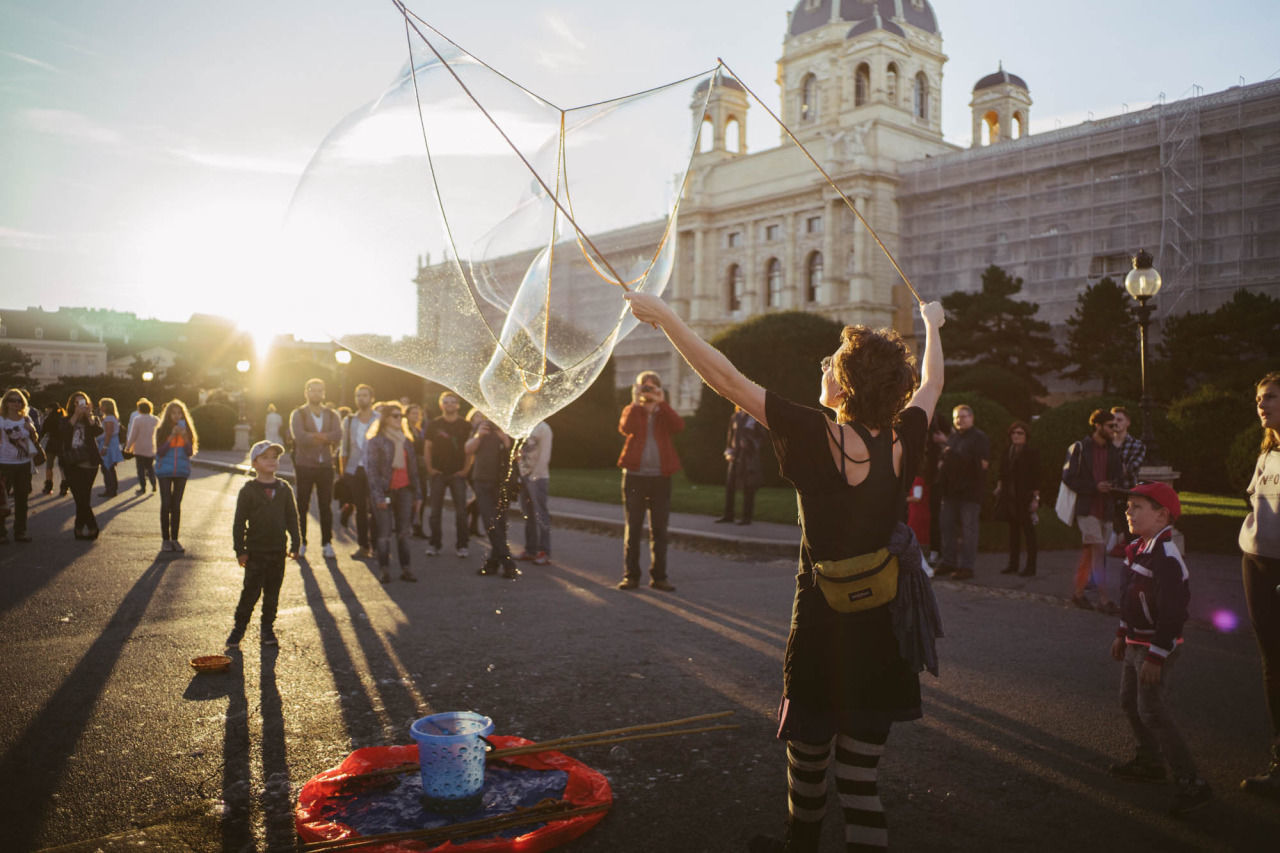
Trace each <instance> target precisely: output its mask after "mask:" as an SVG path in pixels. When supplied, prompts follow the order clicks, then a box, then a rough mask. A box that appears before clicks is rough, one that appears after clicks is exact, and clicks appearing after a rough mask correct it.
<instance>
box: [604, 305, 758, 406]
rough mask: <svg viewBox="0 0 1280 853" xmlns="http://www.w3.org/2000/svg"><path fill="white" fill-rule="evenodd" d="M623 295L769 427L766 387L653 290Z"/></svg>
mask: <svg viewBox="0 0 1280 853" xmlns="http://www.w3.org/2000/svg"><path fill="white" fill-rule="evenodd" d="M623 298H624V299H626V300H627V301H628V302H629V303H630V304H631V313H632V314H634V315H635V316H636V319H637V320H639V321H641V322H642V323H650V324H652V325H654V326H657V327H658V328H660V329H662V331H663V332H664V333H665V334H666V336H667V339H668V340H670V341H671V344H672V346H674V347H675V348H676V351H677V352H678V353H680V355H681V356H682V357H683V358H684V360H685V361H686V362H688V364H689V366H690V367H692V368H693V369H694V371H695V372H696V373H697V374H698V375H699V376H700V377H702V381H703V382H706V383H707V385H708V386H709V387H710V388H711V390H712V391H715V392H716V393H717V394H719V395H720V396H721V397H724V398H725V399H726V400H728V401H729V402H731V403H736V404H737V405H739V406H741V407H742V408H743V409H744V410H745V411H746V413H747V414H749V415H751V417H753V418H755V419H756V420H757V421H759V422H760V423H761V424H763V425H764V426H766V427H768V426H769V423H768V421H767V420H766V419H765V414H764V389H763V388H761V387H760V386H759V385H757V384H756V383H755V382H752V381H751V380H750V379H748V378H747V377H745V376H743V375H742V372H741V371H739V370H738V368H736V367H734V366H733V362H731V361H729V359H728V358H726V357H725V355H724V353H722V352H720V350H718V349H716V348H715V347H713V346H711V344H709V343H707V342H706V341H704V340H703V339H702V338H700V337H698V335H697V334H696V333H695V332H694V331H693V330H692V329H690V328H689V327H688V326H687V325H686V324H685V322H684V321H683V320H681V319H680V318H679V317H678V316H677V315H676V312H675V311H673V310H671V306H670V305H668V304H667V303H665V302H663V301H662V300H661V299H659V298H658V297H656V296H654V295H653V294H650V293H637V292H634V291H633V292H631V293H628V294H626V295H625V296H624V297H623Z"/></svg>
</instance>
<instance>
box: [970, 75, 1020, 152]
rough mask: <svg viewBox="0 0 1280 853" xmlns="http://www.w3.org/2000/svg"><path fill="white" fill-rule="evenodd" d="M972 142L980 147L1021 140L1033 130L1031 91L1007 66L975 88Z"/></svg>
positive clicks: (972, 106) (981, 81)
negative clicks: (1007, 69) (1006, 69)
mask: <svg viewBox="0 0 1280 853" xmlns="http://www.w3.org/2000/svg"><path fill="white" fill-rule="evenodd" d="M969 107H970V108H971V109H972V110H973V143H972V145H971V146H970V147H972V148H980V147H982V146H984V145H995V144H996V143H997V142H1005V141H1007V140H1010V139H1021V138H1022V137H1024V136H1026V135H1027V134H1028V133H1030V131H1031V124H1030V122H1031V92H1030V91H1029V90H1028V89H1027V83H1026V81H1025V80H1023V79H1022V78H1021V77H1019V76H1018V75H1017V74H1010V73H1009V72H1008V71H1005V70H1004V63H1000V68H999V70H998V71H996V72H995V73H994V74H988V75H987V76H986V77H983V78H982V79H981V80H979V81H978V82H977V83H976V84H974V87H973V100H971V101H970V102H969Z"/></svg>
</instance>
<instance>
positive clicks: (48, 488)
mask: <svg viewBox="0 0 1280 853" xmlns="http://www.w3.org/2000/svg"><path fill="white" fill-rule="evenodd" d="M40 494H42V495H51V494H53V480H45V481H44V489H43V491H41V492H40Z"/></svg>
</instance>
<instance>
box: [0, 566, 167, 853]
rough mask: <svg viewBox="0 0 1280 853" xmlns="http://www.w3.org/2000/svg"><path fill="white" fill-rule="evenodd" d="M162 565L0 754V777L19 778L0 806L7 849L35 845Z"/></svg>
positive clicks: (138, 585) (147, 574) (146, 575)
mask: <svg viewBox="0 0 1280 853" xmlns="http://www.w3.org/2000/svg"><path fill="white" fill-rule="evenodd" d="M166 566H167V562H165V561H160V560H156V561H154V562H152V564H151V565H150V566H148V567H147V569H146V570H145V571H144V572H143V573H142V575H141V577H139V578H138V580H137V581H136V582H135V583H134V585H133V587H132V589H130V590H129V592H128V593H127V594H126V595H125V597H124V599H123V600H122V601H121V602H120V606H119V607H118V608H116V612H115V614H114V615H113V616H112V617H111V620H110V621H109V622H108V623H107V624H106V626H105V627H104V628H103V629H102V633H101V634H99V635H98V638H97V639H96V640H94V642H93V645H91V646H90V647H89V650H88V651H87V652H85V654H84V657H82V658H81V659H80V662H79V663H78V664H76V667H75V669H73V670H72V671H71V673H70V674H69V675H68V676H67V677H66V678H65V679H63V682H62V685H61V686H60V687H58V689H57V690H56V691H54V693H53V695H52V696H50V697H49V700H48V701H47V702H46V703H45V704H44V707H43V708H41V709H40V712H39V713H38V714H37V715H36V716H35V718H34V719H33V720H32V722H31V724H30V725H28V726H27V729H26V730H25V731H24V732H22V734H21V735H19V736H18V737H17V738H16V739H15V740H14V742H13V746H12V747H10V748H9V750H8V751H7V752H6V753H5V755H4V757H3V758H0V778H3V779H14V780H18V779H20V780H22V784H21V785H15V786H13V787H12V789H11V790H12V791H13V795H12V796H10V797H8V798H6V799H5V800H4V801H3V804H0V824H2V825H4V826H5V829H6V832H5V847H6V848H7V849H10V850H29V849H31V848H32V847H33V846H34V845H35V841H36V838H37V837H38V836H39V833H40V829H41V827H42V826H43V824H44V821H45V818H46V815H47V814H48V812H49V809H50V807H51V805H52V803H53V799H52V795H53V794H54V792H56V791H57V789H58V786H59V782H60V781H61V779H62V775H63V772H64V771H65V770H66V767H67V762H68V760H69V759H70V758H71V756H72V754H73V753H74V752H75V750H76V746H77V744H78V743H79V742H80V739H81V738H82V737H83V736H84V734H85V730H86V728H87V727H88V724H89V720H90V719H91V718H92V716H93V711H94V708H95V706H96V705H97V702H98V698H99V697H100V696H101V695H102V692H103V689H104V688H105V687H106V685H107V681H108V680H109V679H110V678H111V673H112V671H113V670H114V669H115V665H116V663H117V661H118V660H119V658H120V654H121V652H122V651H123V649H124V646H125V643H127V642H129V639H130V638H131V637H132V636H133V632H134V631H135V630H136V629H137V627H138V624H139V623H140V622H141V621H142V619H143V617H144V616H145V615H146V612H147V607H148V605H149V604H150V602H151V599H152V597H153V596H154V595H155V592H156V589H157V588H158V587H159V585H160V581H161V579H162V578H163V577H164V572H165V568H166Z"/></svg>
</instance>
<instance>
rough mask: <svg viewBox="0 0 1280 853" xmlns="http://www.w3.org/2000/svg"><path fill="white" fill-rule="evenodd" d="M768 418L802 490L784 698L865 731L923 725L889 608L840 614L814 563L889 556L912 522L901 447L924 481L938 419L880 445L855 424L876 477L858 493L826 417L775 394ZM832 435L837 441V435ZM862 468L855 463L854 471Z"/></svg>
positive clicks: (917, 413)
mask: <svg viewBox="0 0 1280 853" xmlns="http://www.w3.org/2000/svg"><path fill="white" fill-rule="evenodd" d="M765 416H766V418H767V420H768V422H769V432H770V435H771V437H772V439H773V447H774V451H775V453H776V454H777V457H778V467H779V470H780V471H781V473H782V476H783V477H785V478H786V479H787V480H788V481H789V482H790V483H791V484H792V485H793V486H795V488H796V498H797V502H798V503H799V508H800V525H801V529H802V532H803V539H802V544H801V549H800V570H799V574H798V575H797V577H796V596H795V602H794V605H793V608H792V616H791V633H790V636H789V637H788V638H787V651H786V657H785V659H784V663H783V692H784V696H785V697H786V698H787V699H788V700H790V704H792V705H799V706H801V707H802V708H803V709H804V711H805V712H806V713H831V714H835V715H837V716H838V717H840V718H841V719H846V720H851V721H853V722H858V721H859V720H868V721H870V720H875V721H880V722H885V721H893V720H911V719H916V718H917V717H919V716H920V714H921V712H920V680H919V678H918V676H917V674H916V673H915V672H914V671H912V670H911V669H910V667H908V666H907V664H906V662H905V661H903V659H902V657H901V656H900V655H899V654H898V644H897V640H896V639H895V637H894V633H893V625H892V623H891V621H890V617H889V609H888V608H887V607H879V608H875V609H873V610H868V611H864V612H862V613H837V612H835V611H834V610H832V609H831V608H830V607H828V606H827V603H826V600H825V599H824V598H823V596H822V593H821V591H819V590H818V589H817V588H816V587H815V586H814V584H813V575H812V571H811V567H812V563H813V561H814V560H838V559H843V558H845V557H855V556H858V555H859V554H867V553H870V552H872V551H876V550H879V549H880V548H883V547H885V546H886V545H887V544H888V542H889V537H890V536H891V535H892V533H893V529H894V527H895V525H896V524H897V523H898V521H899V519H900V518H901V517H902V511H903V505H904V503H905V500H906V490H905V487H904V485H903V480H904V477H903V476H899V475H898V474H895V473H894V470H893V445H894V442H895V441H901V442H902V460H901V470H902V471H904V472H912V473H914V472H915V471H916V469H917V466H918V465H919V463H920V458H921V455H922V454H923V453H924V446H925V439H926V432H927V429H928V418H927V417H926V415H925V413H924V410H923V409H920V408H917V407H910V408H907V409H905V410H904V411H903V412H902V414H901V415H900V416H899V423H898V426H897V428H896V430H881V432H880V434H879V435H877V436H874V437H873V436H872V435H871V434H870V433H869V432H868V431H867V430H866V429H865V428H864V427H862V426H861V425H859V424H852V425H851V426H852V428H853V429H854V430H856V431H857V432H858V434H859V436H860V437H861V438H862V441H863V443H864V444H865V445H866V448H867V459H869V465H870V469H869V470H868V472H867V477H866V479H864V480H863V481H862V482H861V483H859V484H858V485H856V486H850V485H849V484H848V482H847V481H846V479H845V475H844V474H843V473H842V472H841V469H840V466H839V465H837V464H836V463H835V462H834V461H833V460H832V455H831V450H830V449H829V443H828V436H829V435H830V436H832V437H833V438H836V435H835V432H834V428H832V427H830V422H829V421H828V420H827V417H826V415H825V414H824V413H823V412H822V411H820V410H818V409H814V408H810V407H808V406H801V405H798V404H796V403H793V402H791V401H789V400H786V399H784V398H782V397H779V396H778V395H776V394H774V393H772V392H768V393H766V396H765ZM829 430H831V432H829ZM854 461H860V460H853V461H851V460H849V459H846V461H845V466H846V468H847V467H848V466H850V465H852V464H854Z"/></svg>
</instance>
